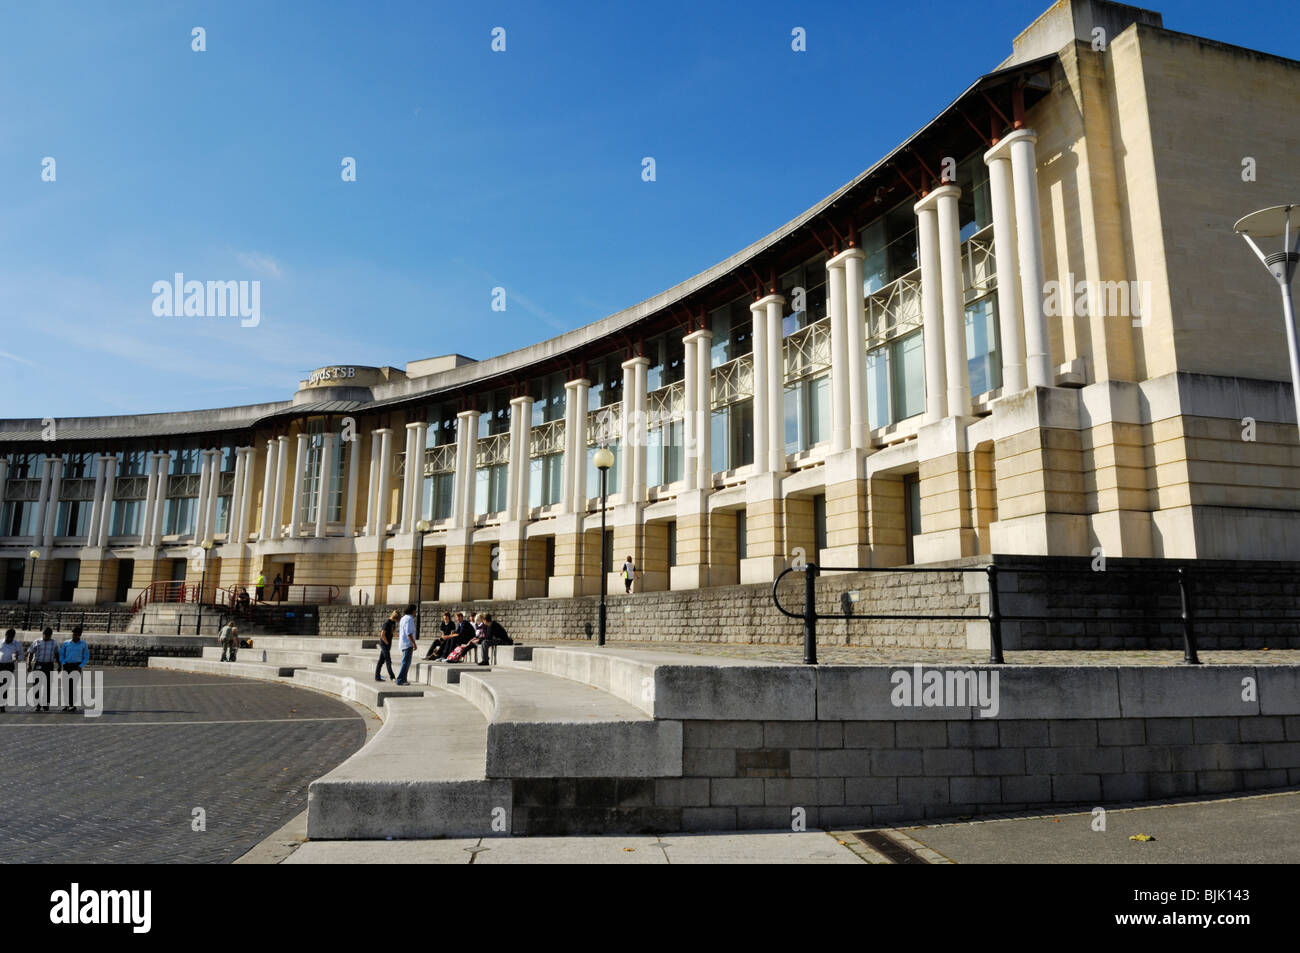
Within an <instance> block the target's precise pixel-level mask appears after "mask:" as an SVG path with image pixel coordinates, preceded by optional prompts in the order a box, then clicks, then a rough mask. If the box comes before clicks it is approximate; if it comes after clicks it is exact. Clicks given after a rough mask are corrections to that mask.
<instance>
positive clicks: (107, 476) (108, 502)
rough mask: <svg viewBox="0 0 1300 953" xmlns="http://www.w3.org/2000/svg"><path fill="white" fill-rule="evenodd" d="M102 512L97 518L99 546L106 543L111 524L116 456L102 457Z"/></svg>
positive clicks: (101, 546)
mask: <svg viewBox="0 0 1300 953" xmlns="http://www.w3.org/2000/svg"><path fill="white" fill-rule="evenodd" d="M103 459H104V512H103V514H102V515H101V516H100V519H99V544H98V545H99V547H100V548H101V549H103V548H104V547H105V546H107V545H108V531H109V529H110V528H111V527H112V524H113V486H114V484H115V483H116V481H117V456H116V454H114V455H113V456H109V457H104V458H103Z"/></svg>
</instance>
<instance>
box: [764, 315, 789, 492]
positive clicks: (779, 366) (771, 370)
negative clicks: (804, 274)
mask: <svg viewBox="0 0 1300 953" xmlns="http://www.w3.org/2000/svg"><path fill="white" fill-rule="evenodd" d="M763 301H764V302H766V303H767V381H768V383H767V453H768V466H767V468H768V469H769V470H770V471H772V472H773V473H784V472H785V467H786V462H785V334H784V333H783V329H782V326H781V325H782V318H783V317H784V312H785V298H783V297H781V295H768V296H767V297H766V298H764V299H763Z"/></svg>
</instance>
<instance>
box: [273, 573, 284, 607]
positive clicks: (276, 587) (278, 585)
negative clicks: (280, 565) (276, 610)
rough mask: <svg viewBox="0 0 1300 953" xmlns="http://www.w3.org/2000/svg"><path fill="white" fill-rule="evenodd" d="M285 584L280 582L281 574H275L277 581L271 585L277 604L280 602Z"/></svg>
mask: <svg viewBox="0 0 1300 953" xmlns="http://www.w3.org/2000/svg"><path fill="white" fill-rule="evenodd" d="M282 586H283V583H282V582H281V581H280V574H279V573H276V574H275V581H274V582H273V583H272V584H271V594H272V596H273V597H274V599H275V601H276V602H279V601H280V599H281V597H282V596H283V593H282V592H281V591H280V590H281V587H282Z"/></svg>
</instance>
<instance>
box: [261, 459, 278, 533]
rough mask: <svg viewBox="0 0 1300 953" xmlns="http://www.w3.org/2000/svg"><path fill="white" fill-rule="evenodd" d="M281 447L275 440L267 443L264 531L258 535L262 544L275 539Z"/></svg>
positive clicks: (264, 477)
mask: <svg viewBox="0 0 1300 953" xmlns="http://www.w3.org/2000/svg"><path fill="white" fill-rule="evenodd" d="M279 446H280V445H279V444H278V443H277V442H276V441H275V440H274V439H271V440H268V441H267V442H266V466H265V468H264V469H263V473H262V529H261V532H260V533H259V534H258V539H259V540H260V541H262V542H265V541H266V540H268V539H274V538H275V537H274V535H272V533H273V530H272V527H273V526H274V525H275V523H274V522H273V521H274V518H275V474H276V470H277V461H276V456H277V451H278V450H279Z"/></svg>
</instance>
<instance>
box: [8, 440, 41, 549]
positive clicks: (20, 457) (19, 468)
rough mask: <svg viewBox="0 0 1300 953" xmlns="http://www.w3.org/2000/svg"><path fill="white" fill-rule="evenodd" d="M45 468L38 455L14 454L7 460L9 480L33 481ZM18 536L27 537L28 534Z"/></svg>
mask: <svg viewBox="0 0 1300 953" xmlns="http://www.w3.org/2000/svg"><path fill="white" fill-rule="evenodd" d="M44 466H45V462H44V460H43V459H42V458H41V455H40V454H39V453H15V454H14V455H13V456H11V457H10V458H9V473H8V479H10V480H35V479H36V478H38V477H39V476H40V475H41V473H42V472H43V471H42V467H44ZM20 535H23V536H29V535H31V534H30V533H22V534H20Z"/></svg>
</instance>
